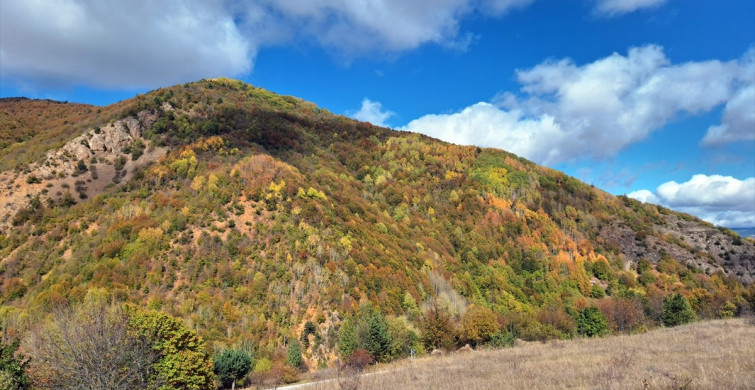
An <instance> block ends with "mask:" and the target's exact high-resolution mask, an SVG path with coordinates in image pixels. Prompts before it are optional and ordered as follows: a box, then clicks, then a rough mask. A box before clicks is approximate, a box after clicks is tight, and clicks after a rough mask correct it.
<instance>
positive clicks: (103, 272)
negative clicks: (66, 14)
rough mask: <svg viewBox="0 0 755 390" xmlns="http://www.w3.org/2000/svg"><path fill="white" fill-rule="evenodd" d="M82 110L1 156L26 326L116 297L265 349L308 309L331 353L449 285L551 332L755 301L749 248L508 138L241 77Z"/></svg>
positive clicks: (7, 312)
mask: <svg viewBox="0 0 755 390" xmlns="http://www.w3.org/2000/svg"><path fill="white" fill-rule="evenodd" d="M3 103H5V104H11V103H14V104H24V103H29V102H25V101H16V102H3ZM76 107H78V106H76ZM77 109H78V108H77ZM81 110H83V111H76V113H77V114H76V115H73V114H70V115H69V116H66V115H67V114H66V115H64V114H58V116H59V117H58V118H56V119H57V120H60V119H62V118H64V117H66V118H67V117H70V118H74V117H75V118H77V119H76V121H75V122H70V123H60V124H57V125H56V126H54V127H51V128H53V130H52V131H51V132H50V133H49V134H48V135H47V137H46V136H45V132H44V131H42V129H43V128H44V127H45V125H44V123H49V122H45V121H42V122H40V123H42V124H38V125H34V126H37V127H38V128H39V129H37V128H36V127H35V129H34V131H32V132H31V133H32V134H33V135H32V138H30V139H28V140H21V142H15V143H12V144H10V145H8V146H6V147H4V148H0V157H2V160H4V161H5V162H4V163H3V165H2V168H3V169H2V172H0V178H1V179H2V180H0V195H2V200H3V204H2V205H0V206H1V207H6V206H7V204H8V203H11V205H12V206H13V207H11V208H7V207H6V208H4V209H2V210H3V213H4V215H3V216H0V219H2V221H3V223H4V224H3V225H0V232H1V233H0V256H1V257H2V260H0V271H2V272H1V277H0V278H1V279H2V285H1V286H2V288H1V289H0V297H1V298H0V299H2V301H0V303H1V304H2V306H1V307H0V319H2V321H3V322H4V324H6V325H10V326H11V327H17V328H21V329H23V328H24V327H28V326H30V321H32V319H34V318H39V317H40V316H44V312H45V310H47V309H48V308H49V307H52V306H55V305H60V304H64V305H68V304H73V303H75V302H79V301H81V300H83V298H84V297H85V296H86V294H87V291H90V290H92V289H104V290H105V291H107V292H108V293H109V294H111V295H113V297H115V298H117V299H119V300H126V301H133V302H137V303H141V304H144V305H148V306H150V307H151V308H155V309H162V310H165V311H168V312H169V313H171V314H173V315H176V316H179V317H181V318H183V319H184V320H185V321H187V322H188V323H189V324H191V325H192V327H194V328H196V329H198V330H200V333H201V334H202V335H203V336H204V337H205V339H207V340H209V341H210V342H211V343H213V345H214V343H217V345H218V346H222V345H231V344H235V343H248V344H250V345H252V346H253V347H252V348H253V349H255V350H257V351H258V352H259V354H261V355H267V356H273V355H274V354H275V353H276V352H275V351H276V350H277V349H278V348H279V347H280V346H281V345H284V344H285V340H286V339H287V338H290V337H297V338H298V335H299V334H301V332H302V329H304V325H305V323H306V322H307V321H311V322H313V323H316V324H317V325H316V328H317V334H318V335H319V337H320V338H321V342H320V344H319V345H317V346H314V345H313V346H311V347H310V348H309V349H308V350H306V351H305V355H307V356H306V359H308V361H309V362H310V363H311V364H314V365H317V364H320V363H322V362H325V363H324V364H331V363H332V362H333V361H334V359H335V356H336V349H335V345H336V344H337V340H336V338H337V331H338V329H339V328H340V326H342V324H343V320H344V318H346V317H348V316H349V315H350V314H351V313H355V312H358V311H359V310H360V307H362V306H363V305H365V304H367V303H370V304H372V305H375V306H376V307H377V308H378V309H379V310H380V311H381V312H382V313H384V314H386V315H391V316H397V317H401V316H404V317H406V318H407V321H409V323H415V324H416V323H417V321H418V314H417V312H418V311H421V310H420V309H421V307H422V306H423V304H427V303H429V302H432V301H433V300H435V299H441V300H442V301H444V302H446V305H447V306H448V308H449V310H451V311H452V312H453V313H455V315H457V316H458V315H461V314H462V312H463V311H464V310H465V307H466V306H468V305H470V304H477V305H482V306H485V307H488V308H490V309H491V310H492V311H493V312H495V313H498V314H497V315H498V316H499V317H500V318H501V321H504V322H505V321H509V322H512V321H513V322H516V324H517V325H516V326H517V327H518V329H519V332H520V333H519V334H520V335H528V336H527V337H531V338H540V337H546V338H547V337H569V336H570V335H573V334H574V330H573V329H572V328H571V325H569V323H570V322H569V320H568V319H563V318H562V317H559V316H562V315H561V314H558V315H557V316H556V317H558V318H561V319H562V320H563V321H562V320H556V319H554V318H555V317H553V315H555V314H553V313H552V312H551V311H552V310H555V312H558V313H564V314H563V315H567V314H568V313H572V312H574V310H578V309H580V308H583V307H585V306H586V305H590V304H604V305H609V304H611V302H614V301H616V302H618V301H620V300H622V299H629V300H636V302H637V304H638V305H642V307H643V310H642V311H643V313H644V314H643V316H644V317H643V318H645V320H646V321H648V322H649V323H653V321H655V322H657V321H659V317H657V316H658V315H659V313H658V302H659V299H660V300H662V298H663V297H665V296H667V295H668V294H670V293H672V292H682V293H684V295H685V296H687V297H688V298H689V299H690V300H691V301H692V303H693V305H694V306H695V309H696V310H697V312H698V314H699V315H700V316H702V317H717V316H721V315H723V314H721V313H724V308H725V307H727V308H730V306H727V304H729V305H734V306H735V307H736V309H737V311H738V310H742V309H744V308H745V307H747V306H748V305H749V303H748V299H751V298H750V297H751V296H755V294H752V293H751V292H749V291H750V290H753V289H752V287H751V286H752V281H753V276H754V275H755V245H753V242H752V241H751V240H746V239H742V238H741V237H739V236H738V235H736V234H735V233H733V232H731V231H730V230H728V229H719V228H715V227H713V226H712V225H710V224H708V223H705V222H702V221H700V220H699V219H696V218H694V217H692V216H689V215H686V214H682V213H677V212H674V211H671V210H668V209H666V208H663V207H660V206H656V205H650V204H643V203H641V202H638V201H636V200H633V199H630V198H627V197H625V196H620V197H614V196H612V195H610V194H608V193H606V192H604V191H602V190H599V189H596V188H593V187H591V186H589V185H587V184H585V183H582V182H580V181H578V180H576V179H574V178H572V177H569V176H567V175H565V174H563V173H561V172H557V171H555V170H552V169H549V168H546V167H541V166H537V165H536V164H534V163H532V162H530V161H528V160H526V159H523V158H521V157H518V156H515V155H513V154H511V153H508V152H505V151H502V150H497V149H489V148H478V147H473V146H459V145H452V144H448V143H445V142H441V141H438V140H435V139H432V138H430V137H427V136H423V135H419V134H413V133H407V132H399V131H393V130H390V129H386V128H380V127H375V126H372V125H370V124H367V123H364V122H358V121H355V120H352V119H348V118H345V117H342V116H335V115H332V114H330V113H329V112H328V111H327V110H324V109H321V108H318V107H317V106H315V105H314V104H312V103H308V102H305V101H303V100H301V99H298V98H294V97H287V96H280V95H276V94H273V93H271V92H269V91H266V90H263V89H260V88H255V87H253V86H250V85H248V84H244V83H241V82H238V81H234V80H228V79H215V80H204V81H199V82H194V83H187V84H184V85H180V86H173V87H168V88H162V89H159V90H156V91H152V92H149V93H147V94H144V95H139V96H137V97H135V98H134V99H129V100H127V101H123V102H119V103H118V104H116V105H113V106H108V107H102V108H96V107H84V108H81ZM87 110H91V111H88V112H87ZM97 110H99V111H100V112H96V111H97ZM43 111H44V110H43ZM72 111H75V110H72ZM16 112H18V110H17V111H16ZM40 112H42V111H40ZM4 115H7V116H8V117H11V116H12V115H13V113H11V111H10V110H8V111H5V114H4ZM66 120H68V119H63V121H66ZM71 120H72V121H73V119H71ZM8 123H10V121H7V120H4V121H0V133H2V132H10V130H11V129H10V127H9V125H8ZM13 123H17V122H13ZM18 123H20V122H18ZM16 126H17V125H16ZM98 131H99V132H98ZM108 137H110V138H108ZM108 140H109V141H108ZM31 141H34V142H31ZM30 143H31V145H30ZM25 146H28V148H25ZM35 146H39V147H35ZM53 170H54V172H53ZM124 171H125V172H126V173H125V174H124V173H123V172H124ZM93 174H96V175H97V177H96V178H95V177H94V176H93ZM121 175H122V176H121ZM32 177H33V178H32ZM64 184H67V185H68V188H66V187H64ZM45 190H47V191H46V192H45ZM11 192H12V193H14V194H16V195H15V196H17V197H16V198H13V196H14V195H9V194H10V193H11ZM19 194H20V196H18V195H19ZM9 199H11V200H12V201H8V200H9ZM748 285H749V287H748ZM748 288H749V290H748ZM606 295H608V297H605V296H606ZM601 302H604V303H601ZM605 302H608V303H605ZM727 310H728V309H727ZM567 317H568V315H567ZM564 321H565V322H564Z"/></svg>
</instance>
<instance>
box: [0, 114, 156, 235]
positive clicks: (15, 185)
mask: <svg viewBox="0 0 755 390" xmlns="http://www.w3.org/2000/svg"><path fill="white" fill-rule="evenodd" d="M156 119H157V114H156V113H154V112H149V111H142V112H140V113H138V114H137V115H136V117H133V116H132V117H127V118H124V119H121V120H118V121H115V122H113V123H110V124H108V125H106V126H102V127H101V128H99V129H90V130H88V131H87V132H85V133H84V134H82V135H80V136H78V137H76V138H74V139H72V140H71V141H69V142H67V143H66V144H65V145H63V146H62V147H61V148H59V149H56V150H51V151H49V152H48V153H47V154H46V155H45V158H44V160H43V162H42V163H33V164H30V165H29V169H28V172H27V173H25V174H13V173H12V172H9V171H8V172H2V173H0V185H2V188H0V199H2V203H1V204H0V232H2V231H4V230H5V229H7V228H9V227H10V225H11V218H12V217H13V216H14V215H15V214H16V213H17V212H18V210H20V209H21V208H22V207H25V206H26V204H27V203H28V200H29V199H31V198H32V197H34V196H36V195H38V194H41V195H42V196H41V199H42V200H44V199H45V198H53V199H55V198H56V197H57V196H58V195H56V194H57V193H58V192H66V191H69V189H73V188H74V187H76V185H75V183H76V181H85V182H86V184H85V187H82V186H81V185H79V188H86V190H84V192H86V193H87V194H88V195H89V196H91V195H93V194H94V193H98V192H99V191H102V189H104V187H105V186H106V185H107V184H109V183H110V182H111V180H115V179H114V176H118V179H119V180H124V179H125V180H127V179H128V178H129V177H130V174H131V171H133V169H134V168H136V167H139V166H142V165H144V164H146V163H148V162H151V161H155V160H156V159H157V158H159V157H161V156H162V155H164V154H165V150H164V149H159V148H151V149H150V150H149V151H148V152H147V153H144V154H143V155H142V156H141V157H139V158H138V159H136V160H133V161H132V159H131V158H129V159H127V162H126V163H125V165H124V167H123V169H122V170H121V171H120V172H117V171H116V170H115V169H114V168H113V165H112V162H113V161H114V160H115V159H116V158H118V157H120V156H124V155H125V153H124V152H125V151H126V149H127V147H130V146H132V145H134V143H135V142H136V141H142V142H145V141H144V139H143V138H142V133H143V132H144V131H145V130H147V129H149V128H150V127H151V126H152V124H154V122H155V120H156ZM79 161H83V162H84V163H85V164H86V165H87V166H89V167H94V168H95V169H96V170H97V172H98V174H93V173H92V172H85V173H82V174H81V175H80V176H77V177H74V176H75V175H76V174H79V173H81V172H77V170H78V164H79ZM93 161H96V162H93ZM45 190H46V191H45ZM71 191H72V190H71ZM69 192H70V191H69Z"/></svg>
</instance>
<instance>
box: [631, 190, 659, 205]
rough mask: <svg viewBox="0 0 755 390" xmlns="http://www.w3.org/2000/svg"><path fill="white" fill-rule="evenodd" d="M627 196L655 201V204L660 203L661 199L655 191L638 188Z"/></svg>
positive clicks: (643, 200) (642, 200)
mask: <svg viewBox="0 0 755 390" xmlns="http://www.w3.org/2000/svg"><path fill="white" fill-rule="evenodd" d="M627 196H628V197H630V198H634V199H637V200H639V201H640V202H645V203H655V204H658V203H660V200H658V197H657V196H655V194H654V193H652V192H650V191H648V190H637V191H634V192H630V193H628V194H627Z"/></svg>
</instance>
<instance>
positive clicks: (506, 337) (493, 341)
mask: <svg viewBox="0 0 755 390" xmlns="http://www.w3.org/2000/svg"><path fill="white" fill-rule="evenodd" d="M515 342H516V336H514V333H511V332H503V331H498V333H496V334H494V335H492V336H490V343H489V345H490V346H492V347H494V348H508V347H513V346H514V343H515Z"/></svg>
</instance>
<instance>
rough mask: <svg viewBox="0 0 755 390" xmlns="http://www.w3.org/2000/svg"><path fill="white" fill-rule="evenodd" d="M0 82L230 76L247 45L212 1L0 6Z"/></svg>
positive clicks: (80, 0)
mask: <svg viewBox="0 0 755 390" xmlns="http://www.w3.org/2000/svg"><path fill="white" fill-rule="evenodd" d="M0 36H2V40H0V59H1V60H2V61H0V64H1V65H0V66H1V67H2V77H3V78H18V79H22V80H28V82H30V83H36V84H68V85H73V84H85V85H93V86H98V87H105V88H124V87H125V88H137V87H145V86H156V85H165V84H172V83H178V82H183V81H188V80H194V79H199V78H202V77H216V76H221V75H238V74H242V73H245V72H247V71H248V70H249V69H250V66H251V58H252V56H253V55H254V47H253V46H252V45H251V43H250V42H249V41H248V40H247V39H246V38H245V37H244V36H242V35H241V33H240V31H239V30H238V29H237V27H236V25H235V23H234V20H233V18H232V17H231V15H229V14H228V13H227V12H226V10H225V9H224V8H223V7H222V6H221V5H220V3H216V2H205V1H199V0H196V1H191V0H190V1H185V2H184V1H138V0H137V1H128V2H102V1H98V0H53V1H43V0H25V1H3V2H0Z"/></svg>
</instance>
